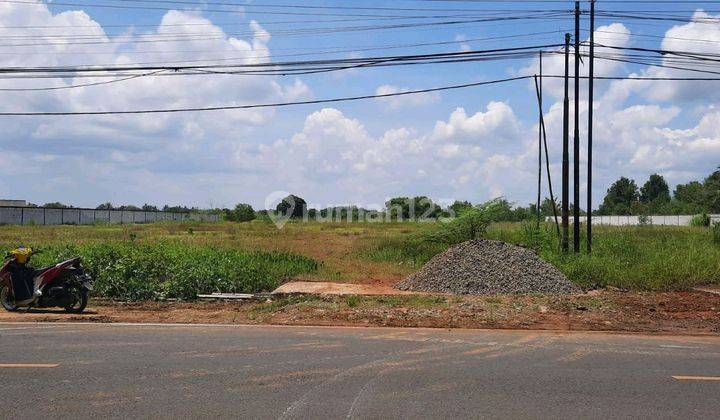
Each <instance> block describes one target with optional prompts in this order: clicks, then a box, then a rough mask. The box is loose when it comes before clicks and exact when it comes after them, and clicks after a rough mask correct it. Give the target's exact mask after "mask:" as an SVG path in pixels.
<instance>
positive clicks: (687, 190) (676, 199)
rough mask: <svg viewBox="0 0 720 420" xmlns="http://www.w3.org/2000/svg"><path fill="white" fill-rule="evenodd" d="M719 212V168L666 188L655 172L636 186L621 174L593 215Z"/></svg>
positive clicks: (661, 177)
mask: <svg viewBox="0 0 720 420" xmlns="http://www.w3.org/2000/svg"><path fill="white" fill-rule="evenodd" d="M702 213H710V214H713V213H720V170H719V171H715V172H713V173H712V174H710V175H709V176H708V177H706V178H705V179H704V180H703V181H702V182H701V181H692V182H689V183H687V184H680V185H677V186H676V187H675V190H674V191H673V193H672V195H670V187H669V186H668V183H667V182H666V181H665V178H664V177H663V176H662V175H659V174H653V175H650V178H649V179H648V180H647V181H646V182H645V183H644V184H643V186H642V187H640V188H638V186H637V184H636V183H635V181H634V180H632V179H629V178H626V177H621V178H620V179H618V180H617V181H615V182H614V183H613V184H612V185H611V186H610V188H609V189H608V191H607V194H606V195H605V199H604V200H603V202H602V204H601V205H600V207H599V209H598V211H597V212H596V214H599V215H632V216H638V215H650V214H664V215H677V214H686V215H691V214H702Z"/></svg>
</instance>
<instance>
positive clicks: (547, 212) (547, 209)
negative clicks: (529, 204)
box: [540, 198, 561, 217]
mask: <svg viewBox="0 0 720 420" xmlns="http://www.w3.org/2000/svg"><path fill="white" fill-rule="evenodd" d="M553 207H555V212H553ZM560 211H561V209H560V204H559V203H558V202H555V205H554V206H553V202H552V200H550V199H549V198H546V199H545V200H543V202H542V203H540V214H541V215H542V216H544V217H549V216H553V215H555V214H557V215H558V217H559V216H560Z"/></svg>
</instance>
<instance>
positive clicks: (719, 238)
mask: <svg viewBox="0 0 720 420" xmlns="http://www.w3.org/2000/svg"><path fill="white" fill-rule="evenodd" d="M712 238H713V243H715V245H720V222H715V223H713V226H712Z"/></svg>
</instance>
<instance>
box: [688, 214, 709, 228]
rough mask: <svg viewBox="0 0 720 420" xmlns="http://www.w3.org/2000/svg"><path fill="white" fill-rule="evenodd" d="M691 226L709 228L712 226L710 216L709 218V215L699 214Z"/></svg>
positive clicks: (693, 219) (691, 222)
mask: <svg viewBox="0 0 720 420" xmlns="http://www.w3.org/2000/svg"><path fill="white" fill-rule="evenodd" d="M690 225H691V226H696V227H708V226H710V216H708V215H707V213H703V214H698V215H697V216H695V217H693V218H692V221H690Z"/></svg>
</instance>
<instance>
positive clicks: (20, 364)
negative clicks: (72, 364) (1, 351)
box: [0, 363, 60, 369]
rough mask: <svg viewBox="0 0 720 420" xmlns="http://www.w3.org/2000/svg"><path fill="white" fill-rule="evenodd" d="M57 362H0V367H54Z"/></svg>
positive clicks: (56, 365)
mask: <svg viewBox="0 0 720 420" xmlns="http://www.w3.org/2000/svg"><path fill="white" fill-rule="evenodd" d="M58 366H60V365H59V364H57V363H0V369H52V368H56V367H58Z"/></svg>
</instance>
